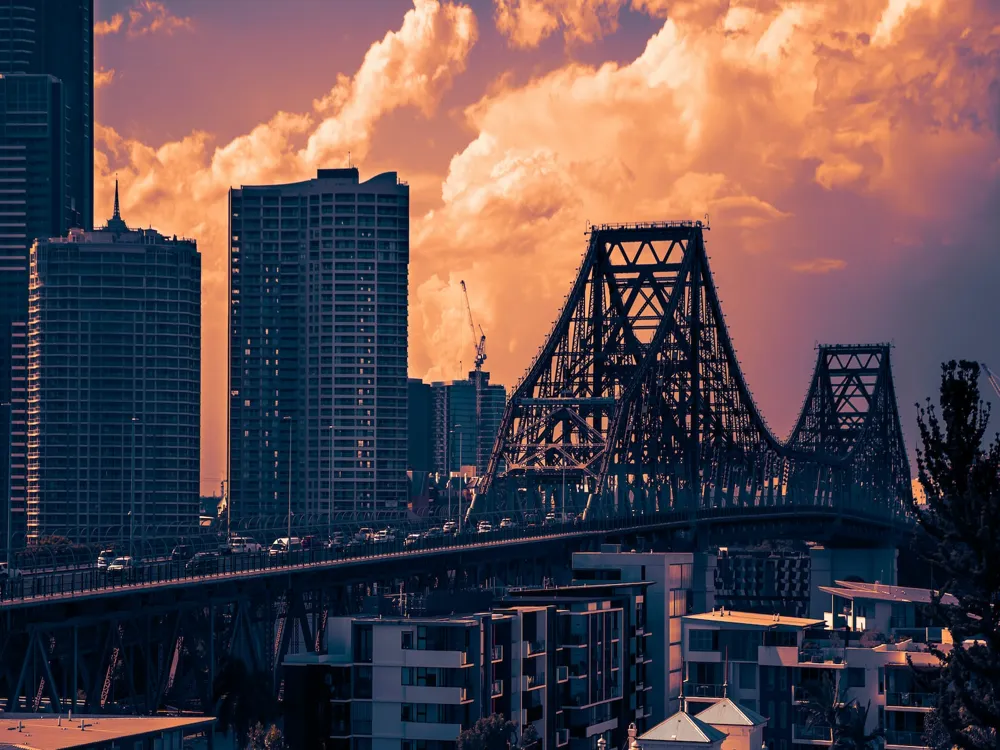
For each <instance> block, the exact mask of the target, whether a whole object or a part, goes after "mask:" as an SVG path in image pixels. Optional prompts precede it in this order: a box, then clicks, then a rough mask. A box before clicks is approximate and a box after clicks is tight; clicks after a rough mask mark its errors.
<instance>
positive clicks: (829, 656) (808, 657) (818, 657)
mask: <svg viewBox="0 0 1000 750" xmlns="http://www.w3.org/2000/svg"><path fill="white" fill-rule="evenodd" d="M843 662H844V649H843V648H832V647H825V648H822V647H812V648H803V649H800V650H799V663H800V664H843Z"/></svg>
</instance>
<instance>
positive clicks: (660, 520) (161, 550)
mask: <svg viewBox="0 0 1000 750" xmlns="http://www.w3.org/2000/svg"><path fill="white" fill-rule="evenodd" d="M802 510H803V509H802V508H798V507H795V506H786V507H781V506H775V507H766V508H759V509H757V511H758V512H759V511H766V512H767V513H768V514H769V515H770V516H772V517H783V516H788V517H796V516H798V515H799V514H801V513H802ZM745 515H746V509H743V508H709V509H703V510H701V511H699V512H698V514H697V516H695V514H693V513H692V512H691V511H687V510H670V511H664V512H659V513H635V514H632V515H622V516H613V517H607V518H594V519H587V520H582V519H579V518H575V519H558V518H557V519H553V518H552V517H551V516H550V517H549V518H547V519H538V518H537V517H534V516H533V514H529V515H528V517H527V518H525V517H518V518H516V519H515V518H513V517H512V516H510V515H504V516H503V517H502V518H500V519H499V520H498V521H496V522H495V523H494V521H491V520H488V519H487V518H477V519H475V521H474V522H472V523H468V524H465V525H463V528H462V530H461V532H459V531H458V528H457V523H456V528H455V530H454V531H449V532H445V531H443V530H442V524H441V520H442V519H440V518H430V519H422V520H420V521H411V522H409V523H407V524H396V525H395V526H394V527H393V529H394V533H389V534H383V535H380V536H378V537H366V538H364V539H362V538H361V535H360V534H359V533H358V528H357V527H354V528H346V527H344V526H342V527H341V528H340V529H338V531H341V533H342V534H343V541H342V542H341V543H331V542H330V540H326V539H323V540H322V541H321V540H320V538H319V537H318V536H314V537H313V538H312V539H311V540H310V543H309V545H308V547H307V548H305V549H301V550H300V549H296V550H293V551H291V552H272V551H271V549H269V545H262V546H261V547H260V548H259V549H257V548H254V550H253V551H250V552H235V551H233V552H228V553H224V552H223V551H222V550H221V549H220V548H219V541H220V540H219V538H218V537H217V536H215V535H204V536H203V537H199V538H198V540H197V542H198V543H197V544H194V543H188V542H185V543H184V546H185V547H186V549H185V550H183V551H182V553H181V554H177V555H171V554H169V552H166V550H167V549H168V547H169V546H170V545H169V544H168V542H167V540H166V539H162V538H161V539H155V540H154V539H150V540H148V541H147V543H146V544H145V545H144V546H143V552H144V553H146V554H147V555H148V556H145V557H141V558H140V559H139V561H138V564H137V565H136V567H134V568H132V569H129V570H122V571H117V570H113V571H110V572H109V571H108V570H107V569H98V568H97V565H96V561H95V560H93V559H91V560H88V561H86V563H85V564H83V565H79V566H77V567H75V568H74V567H66V566H64V567H61V568H39V569H25V570H20V569H14V570H12V571H11V572H10V573H7V574H5V575H2V576H0V602H3V603H9V602H11V601H13V600H33V599H47V598H52V597H65V596H74V595H80V594H86V593H90V592H96V591H105V590H114V589H122V588H135V587H143V586H154V585H163V584H170V583H178V582H185V581H207V580H212V579H218V578H222V577H227V576H239V575H253V574H259V573H265V572H267V571H271V570H275V569H284V568H288V569H299V568H309V567H316V566H323V565H328V564H336V563H345V562H348V561H352V560H353V561H361V560H374V559H392V558H404V557H405V556H406V555H409V554H413V553H422V552H423V553H426V552H433V551H436V550H446V549H462V548H479V547H488V546H491V545H502V544H505V543H509V542H511V541H515V540H531V539H536V538H537V539H550V538H555V537H559V536H568V535H575V534H594V533H615V532H637V533H641V532H642V531H644V530H649V529H651V528H653V527H667V526H685V525H689V524H692V523H695V522H700V521H711V520H712V519H724V518H726V517H729V516H731V517H733V518H738V517H741V516H745ZM873 520H874V519H873ZM487 524H489V525H487ZM368 528H370V529H374V528H375V527H374V526H369V527H368ZM293 533H294V530H293ZM280 536H281V537H284V536H287V526H286V528H285V530H284V533H281V534H280ZM279 538H280V537H279ZM192 541H193V540H192ZM258 541H260V540H258ZM222 542H223V543H225V537H223V539H222ZM213 543H214V544H215V547H214V548H213V547H212V546H211V545H212V544H213ZM96 546H97V547H100V546H101V545H96ZM197 553H201V554H197Z"/></svg>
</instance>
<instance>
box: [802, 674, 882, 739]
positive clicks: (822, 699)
mask: <svg viewBox="0 0 1000 750" xmlns="http://www.w3.org/2000/svg"><path fill="white" fill-rule="evenodd" d="M803 689H804V690H805V693H806V696H807V702H806V705H805V707H804V711H805V718H806V726H807V727H809V728H815V729H829V730H830V732H831V735H832V738H833V745H832V747H833V750H877V749H878V748H881V747H882V745H883V741H882V734H883V733H882V730H881V729H876V730H875V731H873V732H868V731H867V730H866V725H867V724H868V712H869V709H870V708H871V703H869V704H868V705H866V706H862V705H861V704H860V703H858V701H857V700H851V701H849V700H847V699H846V695H845V691H844V690H841V691H839V692H838V691H837V690H836V688H835V687H834V682H833V680H832V679H830V678H829V677H827V678H824V679H820V680H814V681H812V682H809V683H807V684H806V685H804V686H803Z"/></svg>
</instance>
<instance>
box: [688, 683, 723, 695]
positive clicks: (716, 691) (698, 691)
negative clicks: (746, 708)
mask: <svg viewBox="0 0 1000 750" xmlns="http://www.w3.org/2000/svg"><path fill="white" fill-rule="evenodd" d="M684 695H685V696H686V697H688V698H721V697H722V685H709V684H706V683H703V682H685V683H684Z"/></svg>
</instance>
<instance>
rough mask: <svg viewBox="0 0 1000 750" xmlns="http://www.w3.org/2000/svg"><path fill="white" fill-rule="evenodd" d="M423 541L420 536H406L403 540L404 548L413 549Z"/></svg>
mask: <svg viewBox="0 0 1000 750" xmlns="http://www.w3.org/2000/svg"><path fill="white" fill-rule="evenodd" d="M422 540H423V537H422V536H421V535H420V534H407V535H406V539H404V540H403V546H404V547H413V546H415V545H417V544H420V542H421V541H422Z"/></svg>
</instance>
